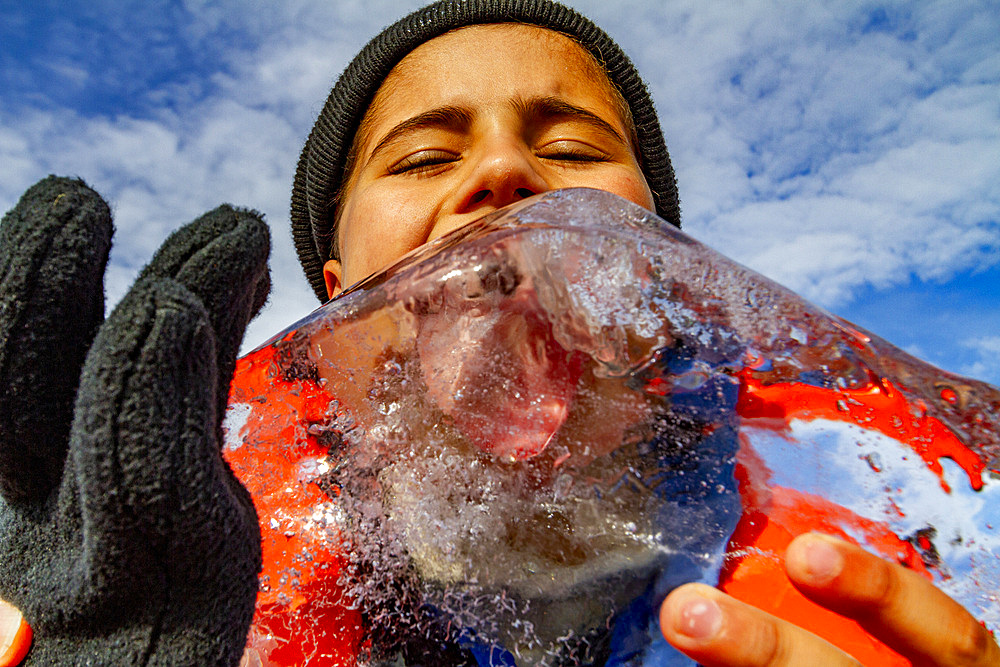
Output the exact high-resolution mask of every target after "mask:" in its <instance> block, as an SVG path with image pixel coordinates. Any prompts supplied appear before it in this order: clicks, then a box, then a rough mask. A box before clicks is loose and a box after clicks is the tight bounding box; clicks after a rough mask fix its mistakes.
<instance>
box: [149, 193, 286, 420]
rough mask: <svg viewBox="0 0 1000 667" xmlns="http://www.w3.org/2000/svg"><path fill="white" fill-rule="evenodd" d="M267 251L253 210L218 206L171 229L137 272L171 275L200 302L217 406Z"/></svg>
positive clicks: (263, 278)
mask: <svg viewBox="0 0 1000 667" xmlns="http://www.w3.org/2000/svg"><path fill="white" fill-rule="evenodd" d="M269 252H270V234H269V231H268V227H267V224H266V223H264V221H263V220H262V219H261V218H260V216H259V215H258V214H256V213H254V212H252V211H246V210H242V209H236V208H233V207H231V206H228V205H226V206H220V207H219V208H217V209H215V210H214V211H211V212H209V213H206V214H205V215H204V216H202V217H201V218H199V219H197V220H195V221H194V222H192V223H191V224H189V225H187V226H185V227H182V228H181V229H179V230H178V231H176V232H175V233H174V234H172V235H171V236H170V238H168V239H167V240H166V241H165V242H164V244H163V246H162V247H161V248H160V250H159V251H157V253H156V255H155V256H154V257H153V259H152V261H150V263H149V266H147V267H146V268H145V269H144V270H143V272H142V274H141V276H140V280H141V279H144V278H154V277H156V278H169V279H172V280H176V281H178V282H179V283H180V284H181V285H183V286H184V287H186V288H187V289H188V290H189V291H190V292H191V293H192V294H194V295H195V296H196V297H198V298H199V299H200V300H201V301H202V303H203V304H204V306H205V308H206V309H207V311H208V314H209V320H210V321H211V323H212V327H213V329H214V331H215V340H216V347H217V353H218V359H217V365H218V370H219V382H220V386H219V394H218V397H219V400H220V401H221V402H220V405H219V407H220V408H221V407H224V405H225V401H226V397H227V396H228V390H229V381H230V378H231V377H232V372H233V367H234V364H235V360H236V355H237V352H238V350H239V345H240V342H241V341H242V339H243V333H244V331H245V330H246V326H247V323H248V322H249V321H250V320H251V319H252V318H253V316H254V315H256V314H257V312H258V311H259V310H260V308H261V307H262V306H263V305H264V302H265V301H266V300H267V294H268V292H269V290H270V276H269V275H268V270H267V257H268V253H269Z"/></svg>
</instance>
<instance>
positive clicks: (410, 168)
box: [388, 148, 458, 174]
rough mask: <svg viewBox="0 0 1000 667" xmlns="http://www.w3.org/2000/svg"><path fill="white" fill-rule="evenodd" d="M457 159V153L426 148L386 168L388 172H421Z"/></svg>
mask: <svg viewBox="0 0 1000 667" xmlns="http://www.w3.org/2000/svg"><path fill="white" fill-rule="evenodd" d="M457 160H458V155H456V154H455V153H452V152H450V151H444V150H440V149H436V148H433V149H427V150H422V151H417V152H416V153H411V154H409V155H407V156H406V157H404V158H403V159H402V160H399V161H398V162H395V163H393V164H392V165H391V166H389V168H388V172H389V173H390V174H405V173H418V174H419V173H423V172H428V171H432V170H433V169H434V168H436V167H440V166H442V165H446V164H450V163H452V162H455V161H457Z"/></svg>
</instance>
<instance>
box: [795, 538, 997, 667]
mask: <svg viewBox="0 0 1000 667" xmlns="http://www.w3.org/2000/svg"><path fill="white" fill-rule="evenodd" d="M786 567H787V569H788V575H789V577H790V578H791V580H792V583H793V584H795V586H796V587H797V588H798V589H799V590H800V591H802V593H803V594H804V595H805V596H806V597H808V598H810V599H812V600H813V601H815V602H817V603H819V604H821V605H823V606H824V607H827V608H828V609H831V610H833V611H835V612H837V613H839V614H842V615H844V616H847V617H849V618H852V619H854V620H856V621H858V622H859V623H860V624H861V626H862V627H864V628H865V630H867V631H868V632H869V633H870V634H872V635H873V636H875V637H877V638H878V639H880V640H882V641H883V642H885V643H886V644H888V645H889V646H890V647H892V648H893V649H894V650H896V651H897V652H899V653H900V654H902V655H904V656H906V657H907V658H909V659H910V660H911V661H912V662H913V664H914V665H955V666H956V667H961V666H979V665H982V666H985V665H1000V648H998V647H997V644H996V642H995V641H994V640H993V638H992V637H991V635H990V633H989V631H987V630H986V628H985V627H983V626H982V625H981V624H980V623H979V622H978V621H976V619H975V618H973V617H972V615H971V614H969V612H968V611H966V610H965V608H963V607H962V606H961V605H960V604H958V603H957V602H955V601H954V600H952V599H951V598H950V597H948V596H947V595H945V594H944V593H942V592H941V591H940V590H938V589H937V588H936V587H935V586H934V585H933V584H932V583H931V582H930V581H928V580H927V579H925V578H924V577H922V576H920V575H919V574H917V573H916V572H913V571H911V570H907V569H906V568H904V567H902V566H900V565H895V564H892V563H889V562H887V561H885V560H882V559H881V558H878V557H877V556H874V555H872V554H870V553H868V552H866V551H865V550H864V549H861V548H860V547H857V546H854V545H852V544H848V543H847V542H843V541H841V540H838V539H835V538H833V537H829V536H826V535H819V534H815V533H811V534H807V535H800V536H799V537H797V538H796V539H795V540H794V541H793V542H792V543H791V545H789V547H788V552H787V555H786Z"/></svg>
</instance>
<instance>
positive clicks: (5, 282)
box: [0, 177, 270, 665]
mask: <svg viewBox="0 0 1000 667" xmlns="http://www.w3.org/2000/svg"><path fill="white" fill-rule="evenodd" d="M112 230H113V228H112V224H111V215H110V211H109V210H108V207H107V205H106V204H105V203H104V202H103V201H102V200H101V198H100V197H99V196H98V195H97V193H95V192H94V191H93V190H91V189H90V188H88V187H87V186H86V185H85V184H84V183H83V182H82V181H78V180H70V179H64V178H56V177H49V178H47V179H45V180H43V181H41V182H40V183H38V184H37V185H35V186H34V187H32V188H31V189H30V190H28V192H26V193H25V194H24V196H23V197H22V198H21V200H20V202H18V204H17V206H16V207H15V208H14V209H13V210H12V211H11V212H10V213H8V214H7V215H6V216H5V217H4V219H3V223H2V227H0V496H2V499H0V597H2V598H3V599H6V600H7V601H9V602H11V603H13V604H15V605H17V606H18V607H19V608H20V609H21V611H22V612H23V613H24V615H25V618H26V619H27V620H28V622H29V623H30V624H31V626H32V628H33V630H34V632H35V640H34V645H33V646H32V649H31V652H30V653H29V655H28V658H27V662H26V664H29V665H69V664H93V665H147V664H148V665H166V664H170V665H234V664H236V663H237V662H238V661H239V658H240V655H241V654H242V651H243V646H244V642H245V636H246V632H247V628H248V627H249V625H250V620H251V617H252V615H253V609H254V601H255V599H256V593H257V573H258V571H259V569H260V533H259V528H258V525H257V515H256V513H255V511H254V508H253V504H252V503H251V500H250V496H249V494H248V493H247V492H246V490H245V489H244V488H243V487H242V486H241V485H240V484H239V482H238V481H237V480H236V479H235V478H234V477H233V474H232V472H231V471H230V469H229V467H228V466H227V465H226V463H225V462H224V461H223V459H222V457H221V455H220V447H221V442H222V440H221V427H220V420H221V418H222V416H223V414H224V410H225V406H226V400H227V396H228V392H229V383H230V379H231V377H232V373H233V368H234V364H235V359H236V354H237V350H238V347H239V343H240V340H241V339H242V337H243V332H244V329H245V328H246V325H247V322H248V321H249V320H250V318H251V317H252V316H253V315H254V314H256V312H257V311H258V310H259V309H260V307H261V306H262V305H263V303H264V301H265V299H266V297H267V292H268V289H269V286H270V283H269V278H268V272H267V255H268V251H269V244H270V241H269V237H268V230H267V226H266V225H265V224H264V223H263V222H262V221H261V220H260V218H259V216H257V215H256V214H254V213H251V212H248V211H242V210H238V209H233V208H231V207H229V206H222V207H220V208H218V209H216V210H214V211H212V212H210V213H208V214H206V215H205V216H203V217H202V218H199V219H198V220H196V221H195V222H193V223H191V224H190V225H188V226H187V227H185V228H183V229H181V230H179V231H178V232H176V233H175V234H173V235H172V236H171V237H170V238H169V239H168V240H167V241H166V242H165V243H164V245H163V247H162V248H161V249H160V250H159V252H158V253H157V254H156V256H155V257H154V258H153V260H152V262H151V263H150V264H149V266H147V267H146V269H145V270H144V271H143V272H142V274H141V275H140V276H139V278H138V279H137V280H136V283H135V285H133V287H132V289H131V290H130V291H129V293H128V294H127V295H126V296H125V298H124V299H123V300H122V301H121V303H120V304H119V305H118V306H117V307H116V308H115V310H114V312H112V313H111V315H110V316H109V317H108V319H107V321H103V322H102V320H103V318H104V294H103V292H104V290H103V286H102V280H103V274H104V269H105V266H106V264H107V259H108V252H109V250H110V247H111V234H112Z"/></svg>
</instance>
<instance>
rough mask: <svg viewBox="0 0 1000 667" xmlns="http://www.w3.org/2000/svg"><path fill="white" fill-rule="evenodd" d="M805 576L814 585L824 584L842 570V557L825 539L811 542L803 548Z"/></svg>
mask: <svg viewBox="0 0 1000 667" xmlns="http://www.w3.org/2000/svg"><path fill="white" fill-rule="evenodd" d="M805 557H806V558H805V561H806V563H805V565H806V574H807V575H808V576H809V578H810V579H811V580H812V581H813V582H815V583H826V582H828V581H830V580H831V579H833V578H834V577H836V576H837V575H838V574H840V571H841V570H842V569H844V557H843V556H842V555H841V554H840V551H839V550H838V549H837V548H836V547H835V546H833V545H832V544H830V543H829V542H827V541H826V540H825V539H815V540H811V541H810V542H809V543H808V544H807V545H806V548H805Z"/></svg>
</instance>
